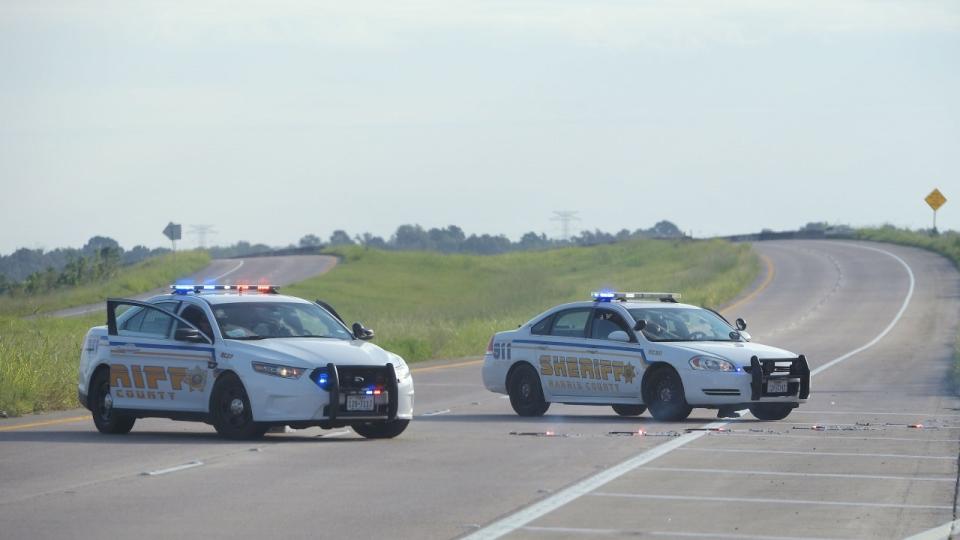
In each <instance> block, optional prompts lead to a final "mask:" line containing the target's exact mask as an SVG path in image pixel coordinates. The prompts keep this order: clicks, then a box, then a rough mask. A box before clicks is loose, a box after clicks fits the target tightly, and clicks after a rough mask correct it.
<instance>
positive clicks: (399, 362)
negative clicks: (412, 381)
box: [393, 355, 410, 381]
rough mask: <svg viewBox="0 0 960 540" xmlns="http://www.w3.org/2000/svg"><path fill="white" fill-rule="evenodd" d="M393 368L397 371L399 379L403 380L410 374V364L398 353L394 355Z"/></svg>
mask: <svg viewBox="0 0 960 540" xmlns="http://www.w3.org/2000/svg"><path fill="white" fill-rule="evenodd" d="M393 370H394V371H395V372H396V373H397V380H398V381H403V380H406V379H407V377H409V376H410V366H408V365H407V363H406V362H404V361H403V358H400V357H399V356H397V355H393Z"/></svg>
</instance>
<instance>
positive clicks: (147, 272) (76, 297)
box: [0, 251, 210, 316]
mask: <svg viewBox="0 0 960 540" xmlns="http://www.w3.org/2000/svg"><path fill="white" fill-rule="evenodd" d="M208 264H210V256H209V255H208V254H207V253H206V252H203V251H182V252H179V253H177V254H176V257H174V256H173V255H172V254H169V255H162V256H160V257H152V258H150V259H147V260H145V261H142V262H140V263H137V264H134V265H132V266H128V267H125V268H121V269H120V271H119V272H118V274H117V276H116V277H115V278H113V279H111V280H109V281H106V282H103V283H91V284H87V285H81V286H78V287H69V288H63V289H58V290H55V291H51V292H48V293H44V294H39V295H24V294H17V295H15V296H9V295H3V296H0V316H4V315H11V316H24V315H34V314H37V313H46V312H50V311H56V310H58V309H64V308H69V307H74V306H83V305H86V304H95V303H97V302H102V301H103V300H104V299H105V298H107V297H109V296H129V295H135V294H141V293H144V292H147V291H149V290H151V289H156V288H157V287H165V286H167V285H169V284H170V283H173V281H174V280H176V279H177V278H180V277H183V276H185V275H188V274H192V273H194V272H197V271H198V270H202V269H203V268H204V267H206V266H207V265H208Z"/></svg>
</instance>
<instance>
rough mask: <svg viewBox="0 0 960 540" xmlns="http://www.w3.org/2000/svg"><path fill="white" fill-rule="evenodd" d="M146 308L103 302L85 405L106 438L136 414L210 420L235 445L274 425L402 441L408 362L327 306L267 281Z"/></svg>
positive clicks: (84, 354)
mask: <svg viewBox="0 0 960 540" xmlns="http://www.w3.org/2000/svg"><path fill="white" fill-rule="evenodd" d="M171 289H172V290H171V293H170V294H166V295H161V296H157V297H154V298H151V299H150V300H147V301H146V302H140V301H136V300H127V299H109V300H107V324H106V326H96V327H94V328H91V329H90V330H89V331H88V332H87V334H86V337H85V338H84V343H83V349H82V351H81V355H80V377H79V385H78V389H79V396H80V401H81V403H83V404H84V405H86V407H87V408H88V409H90V411H91V412H92V414H93V422H94V424H95V425H96V427H97V429H98V430H99V431H100V432H102V433H127V432H129V431H130V429H131V428H133V424H134V422H135V421H136V420H137V419H138V418H146V417H162V418H171V419H174V420H196V421H203V422H207V423H210V424H213V426H214V428H216V430H217V432H218V433H220V435H222V436H224V437H228V438H233V439H250V438H256V437H260V436H262V435H263V434H264V433H265V432H266V431H267V429H268V428H270V427H271V426H283V425H289V426H291V427H293V428H306V427H310V426H320V427H321V428H325V429H329V428H335V427H345V426H350V427H352V428H353V429H354V431H356V432H357V433H359V434H360V435H362V436H364V437H368V438H391V437H396V436H397V435H399V434H400V433H401V432H403V430H404V429H405V428H406V427H407V424H408V423H409V422H410V420H411V419H412V418H413V394H414V392H413V380H412V378H411V376H410V369H409V368H408V366H407V364H406V363H405V362H404V360H403V358H401V357H400V356H398V355H396V354H393V353H391V352H388V351H385V350H383V349H381V348H380V347H377V346H376V345H373V344H371V343H368V340H370V339H371V338H372V337H373V335H374V334H373V331H372V330H370V329H367V328H364V327H363V325H362V324H360V323H354V324H353V326H352V328H347V326H346V325H345V324H344V322H343V320H342V319H341V318H340V316H339V315H338V314H337V312H336V311H335V310H334V309H333V308H332V307H330V306H329V305H327V304H325V303H323V302H321V301H317V302H316V303H313V302H308V301H306V300H303V299H300V298H295V297H292V296H283V295H280V294H278V293H277V288H276V287H272V286H269V285H255V286H247V285H192V284H187V285H184V284H181V285H174V286H172V287H171Z"/></svg>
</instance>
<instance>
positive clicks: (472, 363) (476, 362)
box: [410, 360, 483, 373]
mask: <svg viewBox="0 0 960 540" xmlns="http://www.w3.org/2000/svg"><path fill="white" fill-rule="evenodd" d="M482 363H483V360H470V361H469V362H458V363H456V364H445V365H442V366H430V367H425V368H415V369H411V370H410V371H412V372H414V373H423V372H425V371H437V370H440V369H450V368H455V367H463V366H476V365H480V364H482Z"/></svg>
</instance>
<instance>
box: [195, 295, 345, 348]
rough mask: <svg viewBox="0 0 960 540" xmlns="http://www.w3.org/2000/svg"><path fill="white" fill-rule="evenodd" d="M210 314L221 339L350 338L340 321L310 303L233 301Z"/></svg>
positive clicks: (221, 305)
mask: <svg viewBox="0 0 960 540" xmlns="http://www.w3.org/2000/svg"><path fill="white" fill-rule="evenodd" d="M213 315H214V317H216V319H217V324H218V325H219V326H220V333H221V334H223V337H224V338H225V339H242V340H254V339H269V338H297V337H299V338H335V339H343V340H351V339H353V336H352V335H351V334H350V331H349V330H347V329H346V327H344V326H343V324H341V323H340V321H338V320H336V319H334V318H333V317H332V316H330V314H329V313H327V312H326V311H324V310H322V309H320V308H319V307H318V306H315V305H313V304H302V303H299V302H237V303H229V304H219V305H214V306H213Z"/></svg>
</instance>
